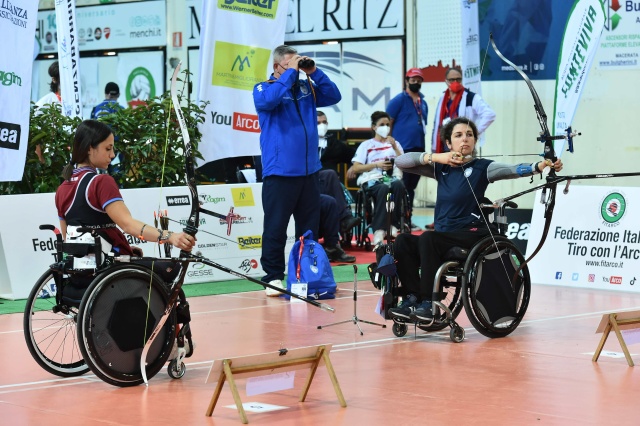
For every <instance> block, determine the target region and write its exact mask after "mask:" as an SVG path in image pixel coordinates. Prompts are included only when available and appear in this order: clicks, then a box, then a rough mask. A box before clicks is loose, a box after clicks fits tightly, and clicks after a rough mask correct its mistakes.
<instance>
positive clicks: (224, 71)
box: [211, 41, 271, 90]
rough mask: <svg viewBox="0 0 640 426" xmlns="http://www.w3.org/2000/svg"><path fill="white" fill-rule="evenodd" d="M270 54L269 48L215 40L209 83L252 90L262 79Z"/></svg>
mask: <svg viewBox="0 0 640 426" xmlns="http://www.w3.org/2000/svg"><path fill="white" fill-rule="evenodd" d="M270 56H271V51H270V50H269V49H263V48H260V47H252V46H244V45H242V44H233V43H226V42H224V41H217V42H216V47H215V49H214V62H213V73H212V75H211V84H212V85H213V86H223V87H230V88H232V89H240V90H253V86H255V85H256V84H257V83H259V82H261V81H264V73H265V70H266V69H267V68H268V67H269V57H270Z"/></svg>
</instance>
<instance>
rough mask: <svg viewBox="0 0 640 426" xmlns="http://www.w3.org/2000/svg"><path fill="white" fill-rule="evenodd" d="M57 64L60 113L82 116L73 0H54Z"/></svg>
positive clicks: (78, 53) (78, 54)
mask: <svg viewBox="0 0 640 426" xmlns="http://www.w3.org/2000/svg"><path fill="white" fill-rule="evenodd" d="M56 27H57V34H58V40H59V41H60V42H59V43H58V65H59V67H60V95H61V97H62V113H63V114H64V115H66V116H67V117H82V96H81V90H80V49H78V21H77V20H76V1H75V0H56Z"/></svg>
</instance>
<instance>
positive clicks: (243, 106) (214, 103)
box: [198, 0, 287, 163]
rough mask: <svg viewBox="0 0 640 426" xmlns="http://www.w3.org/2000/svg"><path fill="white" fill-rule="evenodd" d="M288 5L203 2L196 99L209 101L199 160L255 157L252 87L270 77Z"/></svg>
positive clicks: (257, 142)
mask: <svg viewBox="0 0 640 426" xmlns="http://www.w3.org/2000/svg"><path fill="white" fill-rule="evenodd" d="M286 13H287V2H286V1H284V0H273V1H267V2H237V1H232V2H226V1H225V2H223V1H211V2H206V3H205V4H204V9H203V22H202V38H201V46H200V80H199V81H200V87H199V89H198V97H199V99H200V100H202V101H208V102H209V104H208V105H207V107H206V108H205V111H206V116H205V122H204V123H202V124H200V125H199V129H200V131H201V132H202V135H203V137H202V142H201V143H200V145H198V150H199V151H200V153H201V154H202V156H203V158H204V161H203V163H207V162H210V161H214V160H218V159H221V158H228V157H240V156H245V155H247V156H248V155H260V139H259V133H260V127H259V124H258V116H257V114H256V110H255V106H254V104H253V94H252V93H253V87H254V85H256V84H257V83H259V82H261V81H266V80H267V79H268V78H269V75H270V74H271V70H272V66H271V64H272V60H271V52H272V50H273V49H274V48H275V47H276V46H278V45H281V44H283V42H284V24H285V19H286Z"/></svg>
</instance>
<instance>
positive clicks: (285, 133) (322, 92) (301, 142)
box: [253, 68, 342, 177]
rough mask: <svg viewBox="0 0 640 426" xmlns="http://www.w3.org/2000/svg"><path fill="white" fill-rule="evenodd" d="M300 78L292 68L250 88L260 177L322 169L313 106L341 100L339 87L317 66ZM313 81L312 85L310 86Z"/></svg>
mask: <svg viewBox="0 0 640 426" xmlns="http://www.w3.org/2000/svg"><path fill="white" fill-rule="evenodd" d="M308 77H309V78H310V79H311V80H309V79H307V80H302V79H299V77H298V72H297V71H296V70H295V69H288V70H286V71H285V72H284V73H283V74H282V75H281V76H280V78H279V79H277V80H276V79H274V77H273V74H272V75H271V79H270V80H269V81H266V82H263V83H258V84H256V85H255V87H254V88H253V102H254V104H255V107H256V111H257V112H258V120H259V122H260V129H261V133H260V150H261V151H262V176H263V177H266V176H271V175H275V176H307V175H310V174H312V173H315V172H317V171H318V170H320V169H321V167H322V166H321V164H320V158H319V156H318V119H317V109H316V107H326V106H330V105H334V104H336V103H338V102H339V101H340V99H342V95H340V91H339V90H338V87H337V86H336V85H335V83H333V82H332V81H331V80H330V79H329V77H328V76H327V75H326V74H325V73H324V72H322V71H321V70H320V69H319V68H316V70H315V71H314V72H313V73H312V74H310V75H309V76H308ZM310 84H313V88H312V87H311V86H310Z"/></svg>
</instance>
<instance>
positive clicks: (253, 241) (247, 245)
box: [238, 235, 262, 250]
mask: <svg viewBox="0 0 640 426" xmlns="http://www.w3.org/2000/svg"><path fill="white" fill-rule="evenodd" d="M238 244H239V245H240V250H251V249H254V248H262V236H261V235H251V236H248V237H238Z"/></svg>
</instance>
